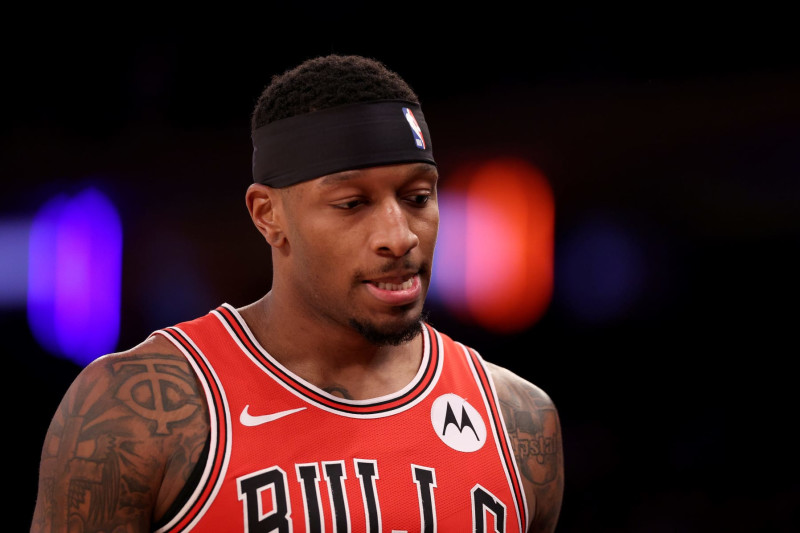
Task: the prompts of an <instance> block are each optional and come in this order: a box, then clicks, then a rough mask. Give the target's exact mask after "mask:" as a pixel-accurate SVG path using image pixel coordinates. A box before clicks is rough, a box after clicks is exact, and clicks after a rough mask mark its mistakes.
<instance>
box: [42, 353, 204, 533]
mask: <svg viewBox="0 0 800 533" xmlns="http://www.w3.org/2000/svg"><path fill="white" fill-rule="evenodd" d="M206 420H207V417H206V406H205V402H204V400H203V395H202V394H201V393H200V392H199V391H198V387H197V384H196V381H195V378H194V375H193V373H192V371H191V368H190V367H189V365H188V363H187V362H186V359H185V358H184V357H183V356H182V355H180V354H178V353H176V352H175V350H174V348H172V347H171V346H168V343H167V341H165V340H163V339H161V340H159V339H151V340H148V341H147V342H145V343H143V344H142V345H140V346H139V347H137V348H135V349H134V350H131V351H129V352H123V353H119V354H113V355H108V356H105V357H102V358H100V359H97V360H95V361H94V362H92V363H91V364H90V365H88V366H87V367H86V368H85V369H84V370H83V371H82V372H81V373H80V374H79V376H78V377H77V378H76V379H75V381H74V382H73V383H72V385H71V386H70V388H69V390H68V391H67V393H66V394H65V395H64V398H63V399H62V401H61V403H60V405H59V406H58V408H57V410H56V413H55V415H54V417H53V419H52V421H51V423H50V427H49V429H48V431H47V434H46V436H45V442H44V445H43V447H42V456H41V464H40V471H39V489H38V496H37V501H36V508H35V510H34V515H33V521H32V525H31V532H57V533H62V532H67V531H69V532H73V531H75V532H86V533H88V532H98V533H99V532H101V531H102V532H108V531H115V532H120V533H122V532H128V533H132V532H139V531H151V525H152V522H153V520H154V519H157V518H159V517H160V516H161V515H162V514H163V513H164V512H165V511H166V510H167V509H168V507H169V505H170V504H171V503H172V501H173V500H174V499H175V497H176V495H177V494H178V492H179V491H180V489H181V487H182V486H183V484H184V482H185V480H186V478H187V477H188V475H189V473H190V472H191V470H192V468H193V467H194V465H195V464H196V462H197V459H198V456H199V454H200V452H201V450H202V448H203V445H204V443H205V439H206V437H207V434H208V423H207V421H206Z"/></svg>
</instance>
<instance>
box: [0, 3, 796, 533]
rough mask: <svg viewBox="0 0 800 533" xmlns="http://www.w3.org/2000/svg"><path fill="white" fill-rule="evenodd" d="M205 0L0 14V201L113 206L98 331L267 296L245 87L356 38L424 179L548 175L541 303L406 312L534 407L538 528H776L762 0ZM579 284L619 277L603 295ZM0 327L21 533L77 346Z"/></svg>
mask: <svg viewBox="0 0 800 533" xmlns="http://www.w3.org/2000/svg"><path fill="white" fill-rule="evenodd" d="M417 8H418V9H417ZM207 9H208V11H203V10H201V9H200V8H199V7H197V6H192V8H191V10H187V11H183V12H179V11H178V10H176V9H175V10H170V11H169V12H167V11H165V8H164V7H163V6H161V7H159V8H157V9H156V8H153V10H152V11H146V7H145V6H134V5H121V6H119V7H118V11H116V12H112V11H86V12H80V11H79V10H75V9H72V8H71V10H69V11H67V10H64V11H62V12H54V11H52V10H46V9H44V8H42V12H36V13H31V12H25V13H23V12H14V11H13V10H12V11H9V13H8V16H7V17H6V20H5V21H4V22H5V23H4V32H2V36H1V37H0V40H1V41H0V42H1V43H2V50H3V52H2V55H3V62H2V73H3V82H2V91H3V98H2V101H3V104H4V105H3V114H2V121H0V123H1V124H2V139H0V141H1V142H0V154H2V155H1V157H0V179H2V192H1V193H0V222H8V221H15V220H16V221H19V220H27V219H28V218H30V217H31V216H32V215H33V213H35V212H36V211H37V209H39V208H40V207H41V205H42V204H43V203H44V202H45V201H46V200H47V199H49V198H51V197H53V196H54V195H56V194H58V193H61V192H65V193H71V192H74V191H76V190H79V189H80V188H82V187H86V186H95V187H98V188H100V189H101V190H103V191H104V193H105V194H107V195H108V196H109V197H110V198H111V199H112V200H113V202H114V203H115V205H116V206H117V208H118V209H119V212H120V217H121V220H122V224H123V232H124V241H123V242H124V253H123V271H122V272H123V274H122V276H123V277H122V281H123V285H122V314H121V330H120V333H119V341H118V345H117V349H124V348H127V347H130V346H133V345H134V344H136V343H138V342H140V341H141V340H143V339H144V338H145V337H146V336H147V335H148V334H149V333H150V332H151V331H153V330H154V329H157V328H159V327H163V326H167V325H171V324H172V323H175V322H178V321H181V320H185V319H189V318H193V317H195V316H198V315H200V314H204V313H205V312H207V311H208V310H210V309H211V308H213V307H215V306H217V305H219V304H220V303H222V302H228V303H231V304H233V305H244V304H246V303H249V302H250V301H252V300H255V299H257V298H258V297H260V296H261V295H262V294H263V293H264V292H265V291H266V290H267V289H268V284H269V255H268V250H267V247H266V245H265V244H264V243H263V241H262V239H261V238H260V236H259V235H258V234H257V232H256V231H255V229H254V228H253V227H252V224H251V222H250V220H249V217H248V215H247V212H246V209H245V205H244V191H245V189H246V187H247V185H248V184H249V182H250V155H251V145H250V139H249V116H250V112H251V110H252V107H253V105H254V104H255V100H256V98H257V96H258V94H259V93H260V92H261V90H262V89H263V87H264V86H265V85H266V84H267V83H268V82H269V80H270V78H271V76H272V75H274V74H279V73H281V72H283V71H284V70H285V69H287V68H290V67H292V66H294V65H295V64H296V63H298V62H300V61H302V60H304V59H306V58H309V57H312V56H316V55H321V54H327V53H342V54H346V53H357V54H362V55H367V56H372V57H375V58H377V59H380V60H381V61H383V62H385V63H386V64H387V65H388V66H389V67H390V68H392V69H393V70H395V71H397V72H398V73H399V74H400V75H401V76H403V77H404V78H405V79H406V80H407V81H408V82H409V83H410V84H411V86H412V87H413V88H414V89H415V90H416V91H417V93H418V94H419V95H420V97H421V100H422V105H423V109H424V111H425V116H426V119H427V121H428V123H429V124H430V126H431V131H432V135H433V139H434V150H435V154H436V158H437V161H438V162H439V165H440V171H441V174H442V176H443V180H444V181H443V182H442V187H446V183H447V181H446V180H447V176H448V172H451V171H453V172H455V171H456V170H457V169H458V168H460V167H461V166H462V165H464V164H469V163H470V162H473V161H480V160H482V158H489V157H493V156H498V155H513V156H515V157H520V158H523V159H525V160H527V161H528V162H530V163H531V164H532V165H535V166H536V167H537V168H538V169H540V170H541V171H542V173H543V174H544V175H545V176H546V177H547V179H548V181H549V184H550V186H551V187H552V190H553V194H554V198H555V206H556V224H555V236H554V237H555V263H554V272H555V283H554V287H553V293H552V298H551V300H550V303H549V305H548V308H547V312H546V313H545V314H544V315H543V316H541V318H540V319H538V320H537V321H536V322H535V323H534V324H531V326H530V327H528V328H526V329H524V330H523V331H518V332H514V333H508V334H498V333H497V332H492V331H488V330H486V329H484V328H481V327H480V325H476V324H475V323H471V322H469V321H468V320H466V319H464V318H463V317H458V316H457V315H454V314H452V313H449V312H448V311H447V310H446V309H445V308H443V307H441V306H438V305H436V303H435V302H433V303H432V304H431V312H432V315H431V319H432V321H433V322H434V324H435V325H437V326H439V328H440V329H442V330H443V331H446V332H448V333H450V334H451V335H452V336H454V337H456V338H459V339H461V340H463V341H465V342H467V343H469V344H472V345H473V346H475V347H476V348H478V349H479V350H480V351H481V353H482V354H483V355H484V356H485V357H486V358H487V359H489V360H492V361H495V362H498V363H500V364H503V365H505V366H508V367H509V368H511V369H513V370H515V371H516V372H518V373H519V374H521V375H523V376H524V377H526V378H528V379H529V380H531V381H533V382H534V383H536V384H538V385H540V386H541V387H542V388H544V389H545V390H546V391H547V392H548V393H549V394H550V395H551V396H552V397H553V399H554V400H555V402H556V403H557V405H558V406H559V409H560V414H561V419H562V424H563V438H564V442H563V444H564V450H565V456H566V492H565V499H564V505H563V509H562V516H561V522H560V525H559V528H558V531H559V532H560V533H571V532H586V531H592V532H606V531H608V532H611V531H625V532H668V531H676V532H677V531H680V532H696V531H697V532H700V531H702V532H707V531H728V532H733V531H743V532H744V531H748V532H749V531H781V532H782V531H797V530H798V526H800V517H798V501H800V486H799V485H798V481H797V475H798V469H797V466H798V464H797V462H798V461H797V459H796V456H797V452H796V440H795V437H794V434H795V432H794V425H795V423H796V422H795V420H796V411H795V407H796V406H797V401H796V400H795V392H794V391H795V375H796V371H795V365H794V364H793V363H792V358H793V357H796V356H797V355H798V348H797V330H798V328H797V322H798V318H799V317H798V313H797V310H796V309H797V307H796V306H797V292H796V282H795V279H796V273H797V269H798V266H800V262H798V260H797V257H796V256H797V252H798V236H799V235H800V214H799V213H798V207H800V201H799V200H800V184H799V183H798V175H799V174H800V151H799V150H798V147H800V98H798V96H799V95H800V60H798V57H797V55H798V51H799V50H798V44H797V34H796V28H794V27H793V22H792V21H793V19H792V17H791V16H790V14H789V13H788V12H783V11H781V10H777V9H776V10H772V9H771V8H770V7H769V6H768V5H767V4H759V6H758V7H754V6H752V5H751V6H746V8H745V7H742V8H741V9H740V10H738V11H736V10H734V8H732V7H730V6H725V7H721V8H719V9H712V8H700V7H698V6H697V5H687V6H683V7H678V6H675V5H671V4H670V5H661V6H650V7H648V8H647V9H645V8H643V7H634V8H627V9H624V10H622V9H619V10H614V9H611V8H607V7H585V6H584V7H579V6H565V7H556V6H547V7H542V6H538V5H529V6H527V7H526V8H525V9H524V10H523V9H522V7H520V6H516V5H503V4H492V5H482V4H481V5H475V7H472V8H467V7H465V6H464V7H459V8H458V9H444V8H434V7H431V6H426V5H422V4H420V5H419V6H402V7H401V6H395V7H392V8H378V7H376V6H374V5H370V4H358V3H348V4H347V6H339V5H334V4H323V5H315V4H304V5H303V6H298V7H297V8H288V7H284V8H278V9H272V8H270V9H266V8H257V7H254V8H247V9H241V10H239V11H237V10H236V9H235V8H234V7H232V6H226V7H225V8H222V7H220V6H209V7H208V8H207ZM608 228H611V229H610V230H609V229H608ZM606 230H608V231H606ZM604 231H605V233H604ZM603 236H605V237H603ZM498 238H499V237H498ZM604 239H605V240H604ZM587 243H588V244H587ZM475 245H477V246H480V243H475ZM7 250H8V247H6V251H7ZM2 260H3V258H0V261H2ZM615 276H616V277H615ZM590 279H594V280H598V281H597V283H599V284H601V285H602V284H603V283H604V282H605V280H609V279H612V280H614V279H615V280H616V281H615V283H616V284H617V286H624V287H625V288H626V289H625V290H626V291H627V292H625V294H624V295H622V296H620V297H618V298H610V297H607V298H606V299H602V298H601V296H602V295H603V291H602V287H598V286H597V284H595V285H594V286H592V285H585V286H584V285H581V283H580V281H581V280H590ZM620 280H621V281H620ZM620 284H621V285H620ZM586 287H591V290H590V289H587V288H586ZM592 291H594V292H592ZM592 298H594V300H593V301H591V302H590V301H589V300H591V299H592ZM598 299H599V300H598ZM598 301H599V304H598ZM611 307H613V309H612V308H611ZM0 327H2V334H3V339H4V343H3V345H2V348H0V349H1V350H2V353H3V356H4V357H3V359H4V360H5V361H9V362H10V369H11V371H10V372H9V373H8V374H7V378H6V379H7V381H8V383H9V385H8V386H7V387H5V391H6V392H5V395H6V401H5V402H4V403H5V405H6V406H7V412H8V413H10V415H11V417H10V420H9V421H8V422H7V424H6V428H7V430H8V431H10V434H8V437H7V440H6V445H5V449H6V450H7V453H8V454H9V457H7V459H6V460H7V462H9V463H13V464H14V470H13V472H14V474H13V477H10V478H9V480H13V481H14V483H13V484H10V488H11V494H10V498H11V501H10V502H9V503H10V504H11V505H10V506H9V509H10V512H7V513H6V514H7V517H9V516H10V517H11V518H10V520H12V521H15V520H16V521H17V524H16V525H12V526H7V527H6V528H4V529H5V530H8V531H12V530H20V531H22V530H27V527H28V525H29V520H30V515H31V513H32V510H33V505H34V500H35V497H36V476H37V468H38V458H39V452H40V448H41V444H42V441H43V438H44V434H45V431H46V429H47V424H48V423H49V420H50V417H51V416H52V414H53V412H54V410H55V408H56V405H57V404H58V401H59V400H60V398H61V396H62V395H63V394H64V392H65V391H66V388H67V387H68V385H69V383H70V382H71V380H72V379H73V378H74V377H75V375H76V374H77V373H78V371H79V370H80V366H79V365H77V364H75V363H71V362H69V361H67V360H65V359H63V358H61V357H57V356H55V355H53V354H52V353H48V351H47V350H45V349H43V348H42V347H41V346H40V344H39V343H37V341H36V340H35V339H34V337H33V335H32V334H31V331H30V329H29V327H28V323H27V319H26V310H25V307H24V305H16V306H15V305H10V304H6V305H4V306H2V307H1V308H0ZM6 368H8V366H7V367H6Z"/></svg>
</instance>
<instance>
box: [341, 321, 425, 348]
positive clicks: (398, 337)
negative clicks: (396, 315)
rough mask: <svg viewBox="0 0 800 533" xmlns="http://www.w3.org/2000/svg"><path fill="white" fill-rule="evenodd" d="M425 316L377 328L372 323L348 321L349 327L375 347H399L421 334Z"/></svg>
mask: <svg viewBox="0 0 800 533" xmlns="http://www.w3.org/2000/svg"><path fill="white" fill-rule="evenodd" d="M425 316H426V314H423V315H420V316H417V317H416V319H413V320H405V321H402V322H394V323H392V324H387V325H382V326H379V325H377V324H374V323H370V322H364V321H359V320H356V319H351V320H350V325H351V326H352V327H353V329H355V330H356V331H357V332H358V333H359V334H360V335H361V336H362V337H364V338H365V339H367V340H368V341H369V342H371V343H372V344H374V345H376V346H399V345H401V344H404V343H406V342H409V341H411V340H412V339H414V338H415V337H416V336H417V335H419V334H420V333H421V332H422V322H423V321H424V320H425Z"/></svg>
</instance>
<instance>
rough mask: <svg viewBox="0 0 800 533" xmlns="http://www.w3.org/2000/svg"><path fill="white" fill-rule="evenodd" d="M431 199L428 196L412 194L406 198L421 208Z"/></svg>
mask: <svg viewBox="0 0 800 533" xmlns="http://www.w3.org/2000/svg"><path fill="white" fill-rule="evenodd" d="M430 199H431V195H430V194H427V193H426V194H414V195H411V196H409V197H408V201H409V202H410V203H411V204H412V205H415V206H419V207H422V206H424V205H425V204H427V203H428V200H430Z"/></svg>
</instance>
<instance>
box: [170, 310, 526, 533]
mask: <svg viewBox="0 0 800 533" xmlns="http://www.w3.org/2000/svg"><path fill="white" fill-rule="evenodd" d="M422 329H423V339H424V356H423V358H422V364H421V366H420V369H419V371H418V373H417V375H416V376H415V378H414V380H413V381H412V382H411V383H409V384H408V385H407V386H406V387H405V388H403V389H402V390H400V391H398V392H396V393H394V394H390V395H387V396H382V397H380V398H373V399H370V400H345V399H342V398H339V397H336V396H333V395H331V394H328V393H327V392H325V391H323V390H322V389H320V388H318V387H315V386H314V385H312V384H310V383H308V382H306V381H304V380H303V379H301V378H300V377H298V376H296V375H295V374H293V373H292V372H290V371H289V370H287V369H286V368H284V367H283V366H281V365H280V364H279V363H278V362H277V361H276V360H275V359H274V358H273V357H271V356H270V355H269V354H268V353H267V352H266V351H265V350H264V349H263V348H262V347H261V346H260V345H259V344H258V343H257V342H256V340H255V337H254V336H253V334H252V333H251V332H250V330H249V329H248V327H247V325H246V324H245V322H244V320H243V319H242V317H241V316H240V315H239V314H238V313H237V311H236V310H235V309H234V308H233V307H231V306H230V305H228V304H223V305H221V306H220V307H218V308H217V309H215V310H213V311H211V312H210V313H209V314H207V315H206V316H204V317H201V318H198V319H196V320H193V321H190V322H185V323H182V324H179V325H177V326H174V327H170V328H166V329H163V330H159V331H157V332H156V334H161V335H164V336H165V337H166V338H168V339H169V340H170V341H172V342H173V343H174V344H175V345H176V346H177V347H178V348H179V349H180V350H181V351H182V352H183V353H184V354H185V355H186V357H187V359H188V360H189V362H190V363H191V365H192V367H193V368H194V370H195V371H196V373H197V375H198V376H199V378H200V381H201V383H202V385H203V388H204V390H205V394H206V399H207V400H208V405H209V411H210V422H211V433H210V449H209V453H208V459H207V461H206V463H205V465H204V470H203V473H202V476H201V478H200V482H199V483H198V484H197V486H196V488H195V489H194V491H193V492H192V494H191V496H190V498H189V500H188V501H187V502H186V504H185V505H184V506H183V507H182V509H181V510H180V511H179V512H178V514H177V515H176V516H174V517H173V518H172V519H171V520H170V521H169V522H168V523H167V524H166V525H165V526H164V527H162V528H161V529H159V530H158V531H159V533H161V532H187V531H193V532H208V533H220V532H240V531H241V532H251V533H252V532H259V533H261V532H263V533H266V532H272V531H276V532H280V533H288V532H292V533H316V532H319V533H322V532H332V533H345V532H348V533H350V532H365V533H366V532H368V533H379V532H382V533H400V532H407V533H411V532H445V533H447V532H456V533H461V532H469V531H474V532H484V531H487V532H509V533H511V532H521V531H525V530H526V529H527V521H528V517H527V514H528V510H527V505H526V502H525V496H524V493H523V489H522V483H521V480H520V477H519V472H518V470H517V466H516V463H515V461H514V456H513V453H512V449H511V445H510V439H509V436H508V435H507V433H506V430H505V426H504V424H503V420H502V415H501V413H500V408H499V405H498V401H497V396H496V394H495V391H494V386H493V384H492V380H491V378H490V376H489V373H488V372H487V369H486V367H485V364H484V361H483V360H482V358H481V356H480V355H479V354H478V353H477V352H476V351H474V350H473V349H471V348H468V347H466V346H464V345H463V344H460V343H458V342H455V341H453V340H452V339H451V338H449V337H448V336H446V335H444V334H442V333H440V332H438V331H436V330H435V329H434V328H433V327H431V326H430V325H428V324H424V325H423V328H422Z"/></svg>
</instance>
